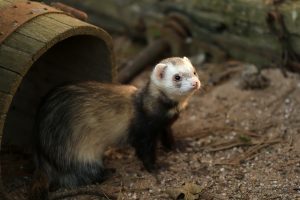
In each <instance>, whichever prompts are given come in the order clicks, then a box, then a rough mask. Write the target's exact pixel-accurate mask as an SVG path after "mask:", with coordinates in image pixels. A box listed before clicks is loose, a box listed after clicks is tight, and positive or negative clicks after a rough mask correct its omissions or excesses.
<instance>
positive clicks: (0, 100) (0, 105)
mask: <svg viewBox="0 0 300 200" xmlns="http://www.w3.org/2000/svg"><path fill="white" fill-rule="evenodd" d="M12 98H13V96H12V95H11V94H7V93H4V92H0V114H5V113H7V111H8V109H9V106H10V102H11V101H12Z"/></svg>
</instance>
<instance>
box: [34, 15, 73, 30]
mask: <svg viewBox="0 0 300 200" xmlns="http://www.w3.org/2000/svg"><path fill="white" fill-rule="evenodd" d="M53 14H56V13H49V14H46V15H43V16H40V17H38V18H36V19H34V23H37V24H39V25H41V26H44V27H47V28H49V29H50V30H52V31H54V33H56V32H63V31H67V30H69V29H70V28H71V26H70V25H66V24H64V23H61V22H58V21H55V20H52V19H51V18H49V17H48V15H50V16H51V15H53ZM58 15H62V14H58Z"/></svg>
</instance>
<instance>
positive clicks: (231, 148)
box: [2, 63, 300, 200]
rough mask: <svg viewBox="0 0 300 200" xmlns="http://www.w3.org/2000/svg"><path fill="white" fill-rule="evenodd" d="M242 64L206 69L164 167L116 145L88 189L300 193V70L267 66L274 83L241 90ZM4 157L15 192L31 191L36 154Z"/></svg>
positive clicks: (119, 193) (146, 195) (136, 195)
mask: <svg viewBox="0 0 300 200" xmlns="http://www.w3.org/2000/svg"><path fill="white" fill-rule="evenodd" d="M224 66H225V67H224ZM243 69H244V64H242V63H238V64H234V65H231V64H228V63H225V64H223V65H213V64H209V65H206V66H204V67H202V68H201V69H199V73H200V78H201V81H202V86H203V87H202V89H201V91H199V92H198V93H197V94H196V95H195V96H194V97H193V98H192V99H191V101H190V104H189V106H188V108H187V110H185V111H184V112H183V113H182V114H181V116H180V118H179V120H178V121H177V122H176V123H175V124H174V126H173V130H174V133H175V135H176V141H177V142H176V146H177V148H176V150H175V151H173V152H168V153H166V152H164V151H163V150H162V149H161V148H159V149H158V162H157V163H158V165H159V166H160V169H159V170H158V172H157V173H155V174H150V173H148V172H146V171H145V170H144V169H143V167H142V165H141V163H140V161H138V160H137V158H136V157H135V155H134V152H133V150H132V149H131V148H130V147H126V148H123V149H112V150H110V151H109V152H108V153H107V157H106V159H105V164H106V166H107V167H110V168H115V169H116V170H117V171H116V173H115V174H114V175H113V176H112V177H111V178H110V179H108V180H107V181H106V182H104V183H102V184H100V185H94V186H90V187H88V190H91V191H93V193H95V192H98V193H99V192H100V193H104V194H105V195H107V196H108V197H110V198H111V199H119V200H121V199H141V200H148V199H149V200H150V199H151V200H154V199H157V200H159V199H187V200H196V199H251V200H255V199H257V200H260V199H287V200H288V199H300V179H299V177H300V78H299V76H298V75H295V74H288V77H287V78H285V77H283V75H282V74H281V72H280V71H279V70H276V69H269V70H264V71H263V74H264V75H265V77H267V78H268V79H269V80H270V85H269V86H268V87H267V88H265V89H257V90H242V89H240V87H239V80H240V78H241V73H242V70H243ZM224 72H225V73H224ZM218 75H219V76H218ZM148 76H149V70H148V71H147V70H146V71H145V72H144V73H143V74H141V75H140V76H139V77H138V78H137V79H135V80H134V81H133V84H135V85H137V86H138V87H140V86H141V85H143V84H144V83H145V77H148ZM215 77H219V78H217V79H216V78H215ZM220 77H221V78H220ZM215 80H217V81H215ZM212 83H213V84H212ZM5 156H6V157H5ZM2 158H4V159H5V158H7V162H4V170H3V171H5V169H7V168H9V169H10V170H8V171H7V172H9V171H11V173H13V175H14V176H7V177H8V178H7V184H6V187H7V188H8V190H9V191H10V196H11V197H13V199H22V198H24V197H26V187H27V186H28V183H29V182H30V167H26V164H24V163H25V162H24V160H25V161H28V160H29V159H28V158H26V157H25V158H24V156H22V155H15V156H12V155H4V156H2ZM22 160H23V162H22ZM27 168H28V169H27ZM20 171H21V172H22V173H19V172H20ZM15 176H18V177H17V178H14V179H13V178H12V177H15ZM83 190H87V189H86V188H84V189H83ZM67 199H101V198H100V197H97V196H93V195H85V196H83V195H81V196H80V195H79V196H77V197H69V198H67Z"/></svg>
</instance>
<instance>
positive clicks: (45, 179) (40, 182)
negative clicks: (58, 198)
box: [29, 169, 49, 200]
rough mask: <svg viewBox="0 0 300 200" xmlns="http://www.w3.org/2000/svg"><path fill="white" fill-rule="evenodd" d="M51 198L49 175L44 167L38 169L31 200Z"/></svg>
mask: <svg viewBox="0 0 300 200" xmlns="http://www.w3.org/2000/svg"><path fill="white" fill-rule="evenodd" d="M48 199H49V176H48V174H47V173H46V171H45V170H43V169H37V170H36V171H35V173H34V177H33V182H32V185H31V188H30V191H29V200H48Z"/></svg>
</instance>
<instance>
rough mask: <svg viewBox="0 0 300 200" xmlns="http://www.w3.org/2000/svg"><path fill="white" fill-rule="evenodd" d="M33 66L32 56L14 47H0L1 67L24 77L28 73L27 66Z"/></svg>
mask: <svg viewBox="0 0 300 200" xmlns="http://www.w3.org/2000/svg"><path fill="white" fill-rule="evenodd" d="M31 64H32V58H31V55H30V54H28V53H25V52H23V51H20V50H17V49H14V48H12V47H9V46H6V45H4V44H3V45H1V46H0V66H1V67H2V68H6V69H9V70H10V71H14V72H16V73H18V74H20V75H24V74H25V72H26V71H27V67H26V66H30V65H31Z"/></svg>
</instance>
